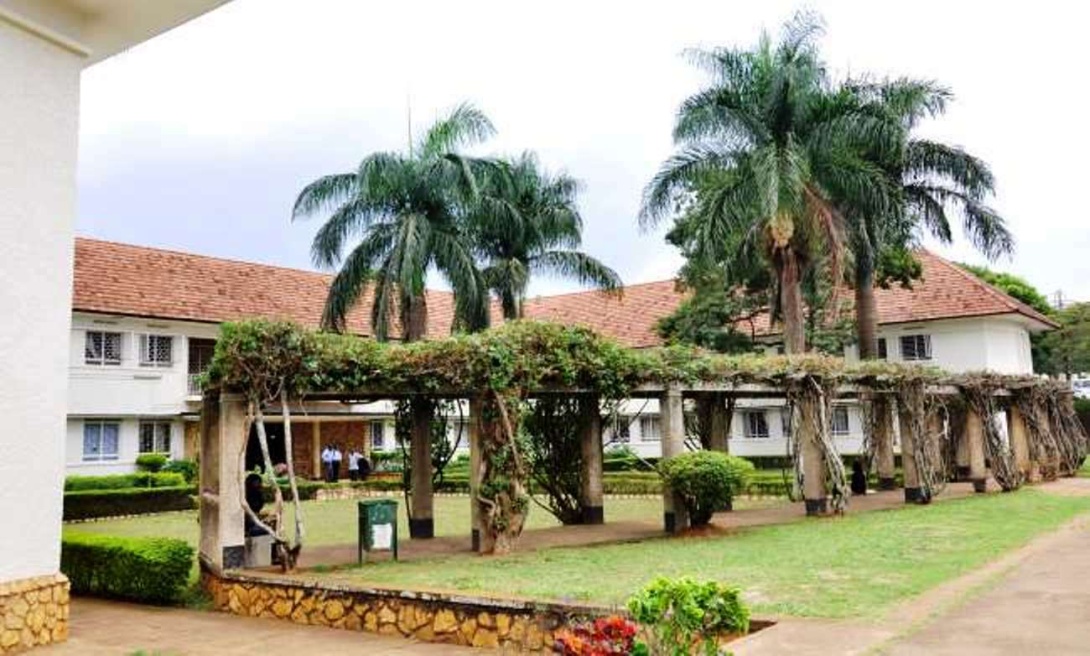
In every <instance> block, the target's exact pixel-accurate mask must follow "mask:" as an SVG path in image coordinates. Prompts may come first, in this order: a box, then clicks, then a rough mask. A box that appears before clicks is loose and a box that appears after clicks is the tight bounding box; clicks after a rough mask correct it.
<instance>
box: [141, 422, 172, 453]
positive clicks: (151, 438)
mask: <svg viewBox="0 0 1090 656" xmlns="http://www.w3.org/2000/svg"><path fill="white" fill-rule="evenodd" d="M170 431H171V428H170V422H169V421H142V422H140V453H170Z"/></svg>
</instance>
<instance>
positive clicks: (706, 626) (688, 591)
mask: <svg viewBox="0 0 1090 656" xmlns="http://www.w3.org/2000/svg"><path fill="white" fill-rule="evenodd" d="M724 455H725V454H724ZM628 612H629V613H631V614H632V619H634V620H636V621H637V622H639V623H640V624H642V625H643V626H644V627H645V628H646V629H648V631H649V635H650V638H651V643H652V644H651V645H650V647H651V649H650V652H651V653H653V654H669V655H670V656H688V655H689V654H696V653H702V654H708V655H709V656H711V655H714V654H718V653H720V652H719V638H720V636H723V635H725V634H731V633H734V634H739V633H742V634H744V633H748V632H749V608H747V607H746V605H745V604H744V603H743V602H742V596H741V592H739V590H738V589H737V588H731V587H728V586H726V585H723V584H722V583H718V582H716V581H707V582H704V583H698V582H696V581H694V580H692V579H690V578H680V579H677V580H673V581H672V580H670V579H667V578H664V577H659V578H657V579H655V580H654V581H652V582H651V583H650V584H648V585H647V587H645V588H644V589H643V590H641V591H640V592H638V593H637V594H635V595H633V596H632V597H631V598H630V599H629V600H628Z"/></svg>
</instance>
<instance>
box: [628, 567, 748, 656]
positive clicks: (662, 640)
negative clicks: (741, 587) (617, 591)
mask: <svg viewBox="0 0 1090 656" xmlns="http://www.w3.org/2000/svg"><path fill="white" fill-rule="evenodd" d="M628 612H629V613H631V614H632V618H633V619H634V620H636V621H637V622H639V623H640V624H642V625H643V626H644V627H646V628H648V629H649V630H650V633H651V643H652V644H651V651H652V653H655V654H663V655H664V656H666V655H668V656H689V655H690V654H696V653H699V654H706V655H708V656H714V655H715V654H718V653H719V638H720V637H722V636H724V635H726V634H731V633H733V634H739V633H741V634H745V633H748V632H749V608H747V607H746V605H745V604H744V603H743V602H742V597H741V593H740V592H739V591H738V589H736V588H731V587H728V586H726V585H723V584H722V583H718V582H716V581H707V582H704V583H699V582H697V581H694V580H693V579H691V578H688V577H683V578H680V579H675V580H671V579H668V578H665V577H659V578H657V579H655V580H654V581H652V582H651V583H650V584H648V585H647V587H645V588H644V589H643V590H641V591H640V592H638V593H637V594H635V595H633V596H632V597H631V598H630V599H629V600H628Z"/></svg>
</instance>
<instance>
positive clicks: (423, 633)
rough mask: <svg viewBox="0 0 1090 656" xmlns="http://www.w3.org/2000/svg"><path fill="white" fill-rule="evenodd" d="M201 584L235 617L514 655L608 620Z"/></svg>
mask: <svg viewBox="0 0 1090 656" xmlns="http://www.w3.org/2000/svg"><path fill="white" fill-rule="evenodd" d="M201 583H202V585H203V587H204V588H205V589H206V590H208V592H209V593H210V594H211V595H212V599H213V604H214V605H215V607H216V608H217V609H219V610H223V611H227V612H231V613H235V614H236V615H246V616H251V617H274V618H278V619H284V620H290V621H292V622H296V623H298V624H315V625H321V626H330V627H334V628H340V629H348V630H351V631H368V632H371V633H379V634H383V635H395V636H402V637H406V638H414V639H416V640H422V641H426V642H439V643H446V644H454V645H467V646H473V647H485V648H498V647H502V648H504V649H505V650H506V651H513V652H540V651H551V648H552V645H553V642H554V633H555V632H556V631H557V630H558V629H560V628H562V627H565V626H570V625H572V624H574V623H577V622H583V621H587V620H589V619H592V618H595V617H601V616H604V615H609V614H612V611H611V610H610V609H609V608H605V607H597V606H570V605H566V604H546V603H536V602H529V601H518V600H505V599H488V598H480V597H472V596H468V595H457V594H440V593H430V592H418V591H405V590H387V589H381V588H360V587H354V586H348V585H343V584H336V583H331V582H325V581H323V582H321V583H318V582H315V581H306V580H302V579H296V578H289V577H277V576H273V575H264V574H256V575H252V574H240V573H236V572H228V573H225V574H215V573H213V572H212V571H211V569H210V568H209V567H206V566H202V573H201Z"/></svg>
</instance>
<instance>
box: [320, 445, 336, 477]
mask: <svg viewBox="0 0 1090 656" xmlns="http://www.w3.org/2000/svg"><path fill="white" fill-rule="evenodd" d="M332 476H333V449H332V448H330V446H329V445H328V444H327V445H326V447H325V448H324V449H322V478H323V479H325V482H326V483H329V482H330V481H331V480H332Z"/></svg>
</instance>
